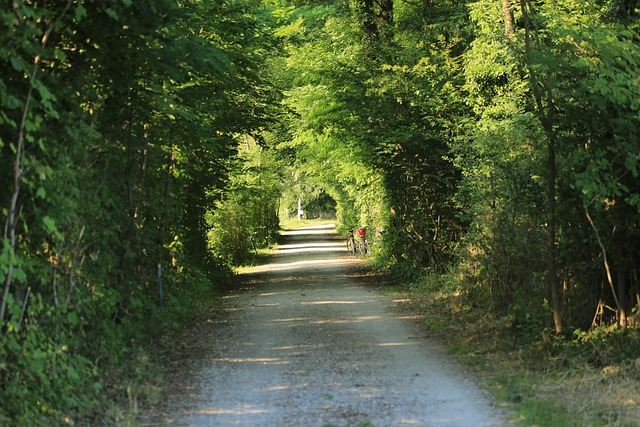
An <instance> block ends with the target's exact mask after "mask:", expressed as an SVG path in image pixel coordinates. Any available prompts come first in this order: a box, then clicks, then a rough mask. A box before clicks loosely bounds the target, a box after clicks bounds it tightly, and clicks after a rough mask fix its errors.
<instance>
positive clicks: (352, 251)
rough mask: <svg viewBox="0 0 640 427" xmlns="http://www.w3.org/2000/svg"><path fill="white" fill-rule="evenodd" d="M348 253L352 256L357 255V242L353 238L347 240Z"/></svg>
mask: <svg viewBox="0 0 640 427" xmlns="http://www.w3.org/2000/svg"><path fill="white" fill-rule="evenodd" d="M347 252H349V254H350V255H355V254H356V242H355V241H354V240H353V237H349V238H347Z"/></svg>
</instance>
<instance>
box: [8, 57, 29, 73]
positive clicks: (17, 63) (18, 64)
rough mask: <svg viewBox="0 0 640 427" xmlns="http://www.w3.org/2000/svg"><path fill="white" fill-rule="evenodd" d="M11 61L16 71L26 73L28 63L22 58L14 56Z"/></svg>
mask: <svg viewBox="0 0 640 427" xmlns="http://www.w3.org/2000/svg"><path fill="white" fill-rule="evenodd" d="M9 61H10V62H11V66H12V67H13V69H14V70H16V71H24V70H26V69H27V63H26V62H25V61H24V60H23V59H22V58H19V57H17V56H13V57H11V59H10V60H9Z"/></svg>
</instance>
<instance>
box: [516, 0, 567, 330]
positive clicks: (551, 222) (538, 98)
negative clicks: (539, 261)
mask: <svg viewBox="0 0 640 427" xmlns="http://www.w3.org/2000/svg"><path fill="white" fill-rule="evenodd" d="M520 6H521V10H522V17H523V19H524V27H525V54H526V58H527V67H528V71H529V79H530V81H531V89H532V91H533V95H534V98H535V104H536V109H537V111H538V113H537V114H538V118H539V120H540V123H541V124H542V128H543V129H544V132H545V135H546V138H547V226H546V231H547V244H546V246H547V251H546V252H547V253H546V266H547V274H546V276H545V282H546V284H547V288H548V290H549V293H550V296H551V305H552V309H553V323H554V326H555V330H556V333H558V334H559V333H561V332H562V329H563V324H562V306H563V304H562V295H561V292H560V288H559V286H558V272H557V265H556V177H557V164H556V139H555V134H554V132H553V125H552V119H551V116H552V115H553V95H552V93H551V89H550V88H547V89H545V92H546V106H545V103H544V101H543V88H542V85H541V83H540V79H539V77H538V75H537V72H536V70H535V69H534V68H533V67H532V66H531V65H532V64H531V62H532V60H531V53H532V46H531V43H532V31H533V30H534V29H533V28H532V25H531V24H532V23H531V20H530V18H529V12H528V10H527V9H530V8H531V5H530V3H529V2H528V1H526V0H522V1H521V3H520Z"/></svg>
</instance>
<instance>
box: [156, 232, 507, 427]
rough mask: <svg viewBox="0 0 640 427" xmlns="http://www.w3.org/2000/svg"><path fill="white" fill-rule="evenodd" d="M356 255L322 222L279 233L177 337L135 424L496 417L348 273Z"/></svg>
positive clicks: (448, 421)
mask: <svg viewBox="0 0 640 427" xmlns="http://www.w3.org/2000/svg"><path fill="white" fill-rule="evenodd" d="M359 265H360V261H359V260H357V259H355V258H352V257H349V256H348V255H347V254H346V250H345V247H344V242H343V240H342V239H341V238H340V237H339V236H337V235H336V234H334V233H333V231H332V229H330V228H327V227H308V228H305V229H300V230H296V231H292V232H288V233H287V236H286V241H285V243H284V244H283V245H281V246H280V247H279V250H278V252H277V253H276V255H275V256H274V257H273V259H272V262H271V263H270V264H268V265H265V266H262V267H260V268H256V269H255V271H252V272H251V273H248V274H247V275H246V277H245V279H246V280H244V283H246V286H245V288H243V289H241V290H239V291H237V292H235V293H233V294H231V295H229V296H228V297H227V298H226V306H225V307H226V311H227V313H228V315H227V316H225V318H224V319H223V320H221V321H218V322H211V323H210V324H206V325H204V326H203V328H202V331H201V332H199V334H198V339H196V340H195V341H194V342H192V343H191V344H186V346H187V348H185V355H190V356H186V357H185V360H182V361H179V363H180V364H181V365H182V369H180V372H181V374H180V375H179V376H176V380H175V384H174V388H173V389H172V390H170V392H169V393H168V394H167V395H166V397H165V398H164V399H165V400H164V401H163V405H162V407H161V409H160V411H161V413H156V414H154V415H152V416H150V417H149V418H147V421H146V422H145V423H144V424H145V425H172V426H173V425H175V426H227V425H241V426H277V427H284V426H318V427H324V426H403V425H415V426H456V427H460V426H474V427H475V426H502V425H506V423H505V422H504V421H503V418H502V415H503V414H500V412H499V411H497V410H495V409H494V408H492V406H491V404H490V403H489V401H488V400H487V398H486V397H485V396H484V394H483V393H482V392H481V391H480V390H478V389H477V388H476V387H475V386H474V384H473V383H472V382H471V381H470V380H469V379H468V378H467V377H466V376H465V374H464V373H463V372H462V371H461V369H460V368H459V367H458V366H456V365H455V364H453V363H451V362H449V361H448V360H447V358H446V357H445V356H444V355H443V354H442V353H441V352H440V351H439V350H438V349H437V348H436V345H435V344H433V343H430V342H428V341H427V340H426V339H425V338H424V337H422V336H421V333H420V332H419V330H418V329H417V328H416V327H415V325H414V322H412V321H411V320H410V319H407V318H404V316H403V314H402V311H401V310H399V309H397V308H394V302H393V301H392V300H391V299H390V298H388V297H385V296H381V295H379V294H377V293H376V292H375V291H371V290H368V289H366V288H363V287H361V286H358V285H356V284H355V282H356V280H355V277H354V274H357V270H358V266H359ZM185 370H186V373H185Z"/></svg>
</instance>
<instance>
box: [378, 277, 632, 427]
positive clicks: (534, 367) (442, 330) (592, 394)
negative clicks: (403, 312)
mask: <svg viewBox="0 0 640 427" xmlns="http://www.w3.org/2000/svg"><path fill="white" fill-rule="evenodd" d="M378 281H379V282H380V285H381V286H382V290H383V292H387V293H389V294H391V295H393V296H394V297H397V298H398V300H401V301H406V302H407V304H406V308H407V309H408V310H410V311H411V312H412V313H413V314H418V315H420V316H419V318H421V319H422V320H421V326H422V327H423V328H424V330H425V332H426V333H427V335H428V336H430V337H432V338H433V339H436V340H439V341H440V342H441V343H442V344H443V346H444V347H445V348H447V349H448V351H449V352H450V353H451V354H452V355H453V356H454V357H455V358H456V359H457V360H458V361H459V362H460V363H462V364H463V365H464V366H465V367H467V369H468V370H470V371H471V372H473V373H474V375H475V376H476V378H477V381H478V382H479V384H480V385H481V386H482V387H483V388H485V389H487V390H488V391H490V393H491V394H492V396H493V398H494V401H495V403H496V405H498V406H501V407H503V408H505V409H506V410H507V411H508V412H509V413H511V414H512V417H511V420H512V421H513V423H514V424H515V425H518V426H545V427H556V426H557V427H565V426H615V427H618V426H619V427H631V426H640V355H639V354H635V355H627V356H626V357H623V360H621V361H617V362H612V363H593V358H592V357H591V356H593V355H591V356H589V357H585V355H588V354H589V353H590V352H591V347H594V343H593V341H589V342H587V341H581V342H577V341H576V340H566V339H565V340H564V341H562V342H554V339H553V338H549V336H545V334H540V335H539V337H536V338H535V339H531V337H527V339H524V338H523V337H522V336H520V334H519V332H518V331H515V330H514V329H513V324H514V322H513V319H511V318H509V317H508V316H504V317H498V316H495V315H493V314H491V313H489V312H487V311H483V310H481V309H479V308H474V307H472V306H470V305H469V304H467V303H466V302H465V301H464V298H463V297H462V296H461V295H460V293H459V292H458V291H457V289H456V287H455V285H454V284H453V285H452V284H446V283H443V280H442V278H441V277H435V278H434V277H431V278H425V279H421V280H420V281H418V282H416V283H399V282H397V281H394V280H392V279H390V278H388V277H386V278H379V280H378ZM616 334H617V333H616ZM630 334H631V337H630V340H631V342H633V340H634V339H635V337H637V331H635V332H630ZM610 339H611V340H616V339H617V338H615V336H613V337H610ZM604 346H605V345H604V344H602V345H598V346H595V347H597V348H596V350H599V351H603V347H604Z"/></svg>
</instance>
